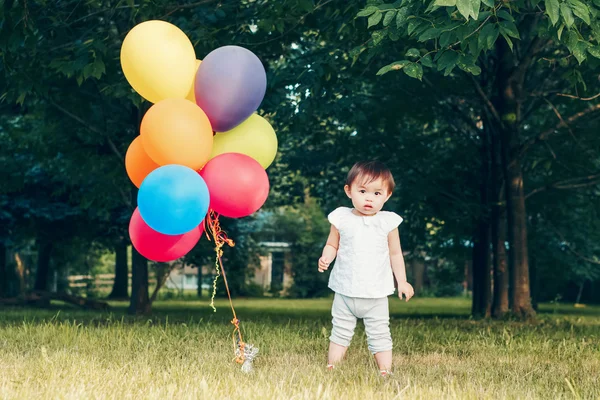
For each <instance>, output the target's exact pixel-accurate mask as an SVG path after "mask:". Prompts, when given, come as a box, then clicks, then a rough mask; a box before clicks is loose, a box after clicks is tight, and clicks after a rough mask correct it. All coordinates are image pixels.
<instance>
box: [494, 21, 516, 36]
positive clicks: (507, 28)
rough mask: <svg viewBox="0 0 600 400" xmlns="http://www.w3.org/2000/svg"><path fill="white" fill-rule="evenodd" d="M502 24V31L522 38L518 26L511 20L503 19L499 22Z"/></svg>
mask: <svg viewBox="0 0 600 400" xmlns="http://www.w3.org/2000/svg"><path fill="white" fill-rule="evenodd" d="M498 25H499V26H500V31H501V32H504V33H506V34H507V35H508V36H510V37H513V38H515V39H521V38H520V36H519V30H518V29H517V26H516V25H515V24H514V23H513V22H510V21H502V22H500V23H499V24H498Z"/></svg>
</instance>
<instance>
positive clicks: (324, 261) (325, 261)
mask: <svg viewBox="0 0 600 400" xmlns="http://www.w3.org/2000/svg"><path fill="white" fill-rule="evenodd" d="M331 261H332V260H330V259H329V258H327V257H321V258H319V272H325V271H327V269H328V268H329V264H331Z"/></svg>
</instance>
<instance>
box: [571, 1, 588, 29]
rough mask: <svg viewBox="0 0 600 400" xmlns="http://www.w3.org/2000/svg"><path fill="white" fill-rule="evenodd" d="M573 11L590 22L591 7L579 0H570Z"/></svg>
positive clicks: (584, 20)
mask: <svg viewBox="0 0 600 400" xmlns="http://www.w3.org/2000/svg"><path fill="white" fill-rule="evenodd" d="M569 4H570V5H571V8H572V9H573V13H574V14H575V15H576V16H578V17H579V18H580V19H581V20H582V21H583V22H585V23H586V24H588V25H589V24H590V22H591V21H590V9H589V8H588V6H586V5H585V4H583V3H582V2H581V1H579V0H569Z"/></svg>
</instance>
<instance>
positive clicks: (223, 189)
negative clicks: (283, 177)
mask: <svg viewBox="0 0 600 400" xmlns="http://www.w3.org/2000/svg"><path fill="white" fill-rule="evenodd" d="M200 175H201V176H202V178H203V179H204V181H205V182H206V185H207V186H208V191H209V192H210V208H212V209H213V210H214V211H215V212H217V213H219V214H221V215H223V216H225V217H231V218H240V217H246V216H248V215H250V214H252V213H254V212H256V211H257V210H258V209H259V208H261V207H262V205H263V204H264V203H265V201H266V200H267V196H268V195H269V177H268V176H267V173H266V172H265V169H264V168H263V167H262V166H261V165H260V164H259V163H258V161H256V160H255V159H253V158H252V157H249V156H247V155H245V154H240V153H224V154H221V155H218V156H216V157H215V158H213V159H211V160H210V161H209V162H208V163H206V165H205V166H204V168H202V170H201V171H200Z"/></svg>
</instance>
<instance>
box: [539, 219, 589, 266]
mask: <svg viewBox="0 0 600 400" xmlns="http://www.w3.org/2000/svg"><path fill="white" fill-rule="evenodd" d="M548 226H550V228H551V229H552V230H553V231H554V232H555V233H556V235H557V236H558V237H559V238H560V240H561V241H562V242H563V243H564V245H565V246H566V247H567V250H569V251H570V252H571V253H573V255H574V256H575V257H577V258H579V259H581V260H583V261H586V262H589V263H590V264H595V265H600V261H597V260H594V259H591V258H589V257H586V256H584V255H582V254H580V253H578V252H577V251H575V250H573V248H572V247H571V245H570V244H569V242H568V241H567V240H566V239H565V237H564V235H563V234H562V233H560V231H559V230H558V229H556V228H555V227H554V225H552V224H551V223H548Z"/></svg>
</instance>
